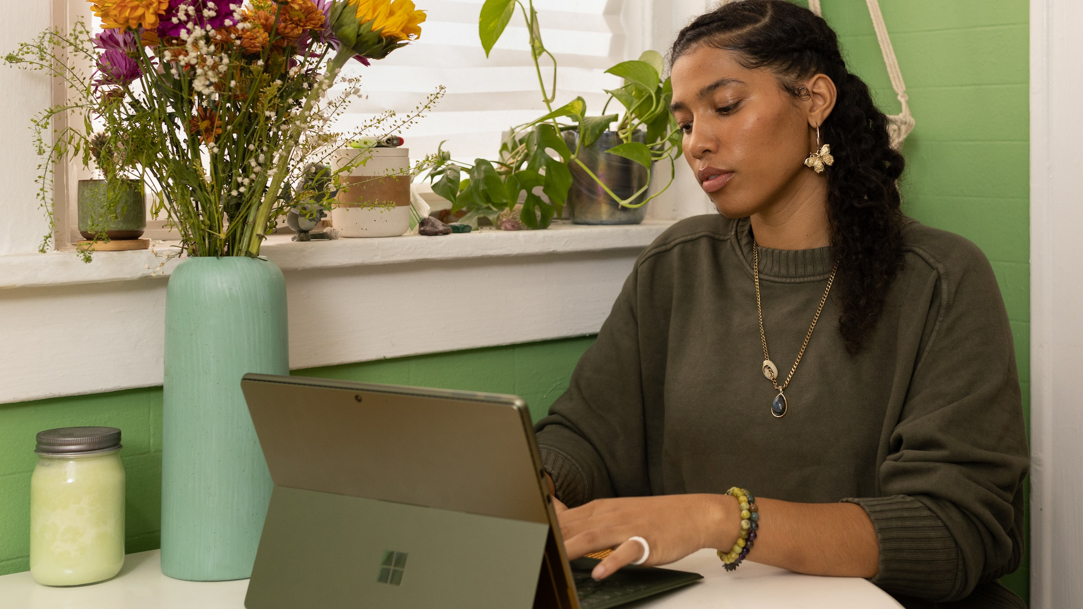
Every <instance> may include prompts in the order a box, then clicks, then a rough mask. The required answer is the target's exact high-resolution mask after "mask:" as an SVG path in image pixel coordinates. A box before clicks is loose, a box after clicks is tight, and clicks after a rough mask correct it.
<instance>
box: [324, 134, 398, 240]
mask: <svg viewBox="0 0 1083 609" xmlns="http://www.w3.org/2000/svg"><path fill="white" fill-rule="evenodd" d="M358 155H371V156H370V157H369V159H368V160H367V161H366V162H365V164H364V165H361V166H359V167H356V168H354V169H353V170H351V171H350V173H349V174H348V175H345V176H343V180H342V181H343V187H342V189H341V190H339V192H338V196H337V197H336V198H335V201H334V203H333V204H332V208H331V224H332V225H333V226H334V227H335V228H336V229H338V231H339V235H341V236H343V237H398V236H399V235H402V234H403V233H405V232H406V231H408V230H409V229H410V179H411V176H410V151H409V150H408V149H406V148H373V149H371V150H368V151H363V150H359V149H356V148H344V149H342V150H340V151H338V152H337V153H336V154H335V156H334V159H333V166H334V168H335V170H336V171H337V170H339V169H340V168H342V167H344V166H346V165H348V164H350V163H351V162H353V161H354V159H356V158H357V157H358Z"/></svg>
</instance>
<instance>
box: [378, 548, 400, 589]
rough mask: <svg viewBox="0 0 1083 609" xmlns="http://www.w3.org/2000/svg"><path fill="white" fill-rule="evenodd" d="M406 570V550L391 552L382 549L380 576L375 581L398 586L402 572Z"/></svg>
mask: <svg viewBox="0 0 1083 609" xmlns="http://www.w3.org/2000/svg"><path fill="white" fill-rule="evenodd" d="M405 570H406V552H392V551H391V550H384V558H383V560H381V561H380V577H377V578H376V581H377V583H381V584H391V585H392V586H398V585H399V584H401V583H402V572H403V571H405Z"/></svg>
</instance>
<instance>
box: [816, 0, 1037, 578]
mask: <svg viewBox="0 0 1083 609" xmlns="http://www.w3.org/2000/svg"><path fill="white" fill-rule="evenodd" d="M802 3H804V4H805V5H807V2H802ZM821 5H822V6H823V12H824V18H825V19H826V20H827V22H828V23H830V24H831V26H832V27H834V28H835V31H836V32H838V34H839V38H840V41H841V43H842V46H843V51H844V53H845V54H846V58H847V61H848V62H849V63H850V69H851V71H853V72H854V73H856V74H857V75H859V76H861V78H862V79H864V80H865V82H866V83H868V84H869V86H870V87H871V88H872V89H873V93H874V95H875V97H876V100H877V103H878V104H879V105H880V107H881V108H882V109H883V110H884V111H885V112H887V113H889V114H897V113H898V112H899V111H900V106H899V102H898V100H897V99H896V98H895V92H894V91H893V90H892V89H891V81H890V80H889V79H888V76H887V71H886V69H885V67H884V61H883V58H882V56H881V54H880V47H879V45H878V44H877V41H876V33H875V31H874V30H873V28H872V21H871V20H870V19H869V11H868V8H867V6H866V4H865V2H864V0H822V2H821ZM880 7H881V10H882V12H883V15H884V22H885V23H886V24H887V28H888V31H889V32H890V34H891V42H892V44H893V46H894V47H895V54H896V56H897V57H898V59H899V66H900V70H901V71H902V74H903V78H904V80H905V81H906V91H907V94H908V95H909V97H910V109H911V112H912V113H913V115H914V118H915V120H916V121H917V127H916V129H915V130H914V132H913V134H912V135H911V136H910V137H909V138H908V139H907V140H906V145H905V147H904V149H903V154H904V155H905V156H906V161H907V169H906V173H905V174H904V177H903V181H902V188H903V208H904V210H905V211H906V213H907V214H908V215H910V216H912V217H914V218H916V219H918V220H920V221H921V222H923V223H925V224H928V225H930V226H935V227H938V228H943V229H945V230H949V231H952V232H954V233H958V234H960V235H963V236H965V237H967V238H968V239H970V240H971V241H973V242H974V243H976V244H977V245H978V246H979V247H981V249H982V250H983V251H984V252H985V255H986V256H988V257H989V260H990V262H991V263H992V265H993V270H994V271H995V272H996V276H997V279H998V281H999V282H1000V290H1001V292H1002V293H1003V295H1004V302H1005V305H1006V306H1007V308H1008V317H1009V319H1010V320H1011V325H1012V333H1013V335H1014V338H1015V352H1016V360H1017V362H1018V364H1019V380H1020V385H1021V388H1022V392H1023V407H1024V410H1025V412H1026V414H1027V420H1028V425H1029V418H1030V94H1029V86H1030V85H1029V83H1030V67H1029V44H1030V42H1029V41H1030V39H1029V3H1028V2H1026V0H880ZM827 143H830V142H827ZM1028 490H1029V489H1028ZM1029 527H1030V523H1029V518H1028V522H1027V528H1028V536H1027V537H1028V540H1029ZM1028 562H1029V561H1026V562H1024V563H1023V565H1022V567H1020V569H1019V570H1018V571H1017V572H1016V573H1015V574H1013V575H1011V576H1009V577H1006V578H1004V579H1003V580H1002V581H1003V582H1004V583H1005V585H1007V586H1008V587H1010V588H1011V589H1012V590H1014V591H1015V592H1016V593H1017V594H1019V595H1020V596H1022V597H1023V598H1024V599H1028V598H1029V592H1030V581H1029V567H1028Z"/></svg>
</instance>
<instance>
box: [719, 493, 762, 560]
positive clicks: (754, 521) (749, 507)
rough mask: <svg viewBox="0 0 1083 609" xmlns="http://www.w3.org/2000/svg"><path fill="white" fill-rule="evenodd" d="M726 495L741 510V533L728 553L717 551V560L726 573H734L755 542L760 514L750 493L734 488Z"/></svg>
mask: <svg viewBox="0 0 1083 609" xmlns="http://www.w3.org/2000/svg"><path fill="white" fill-rule="evenodd" d="M726 494H727V495H731V496H733V497H736V498H737V504H738V505H739V506H740V508H741V533H740V535H739V536H738V537H737V543H735V544H733V549H731V550H730V551H729V552H723V551H722V550H719V551H718V558H720V559H722V566H724V567H725V568H726V570H727V571H734V570H736V569H737V567H738V566H740V565H741V563H742V562H744V560H745V557H746V556H748V553H749V552H750V551H752V544H753V543H754V542H755V541H756V531H757V530H758V529H759V528H760V513H759V510H758V509H757V508H756V498H755V497H753V496H752V493H750V492H748V491H746V490H745V489H743V488H737V487H736V486H735V487H733V488H731V489H730V490H728V491H726Z"/></svg>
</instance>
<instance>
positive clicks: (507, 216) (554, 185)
mask: <svg viewBox="0 0 1083 609" xmlns="http://www.w3.org/2000/svg"><path fill="white" fill-rule="evenodd" d="M517 6H518V7H519V8H520V9H521V11H522V14H523V19H524V20H525V22H526V26H527V31H528V32H529V35H530V48H531V56H532V59H533V62H534V67H535V70H536V72H537V74H538V82H539V85H540V87H541V93H542V100H543V102H544V103H545V106H546V109H547V110H548V112H547V113H546V114H545V115H543V116H541V117H539V118H538V119H535V120H533V121H530V122H528V123H525V124H523V125H519V126H517V127H514V128H512V129H511V130H510V131H509V132H508V134H507V135H506V137H505V138H504V141H503V143H502V144H501V147H500V150H499V153H498V157H497V158H496V159H494V160H488V159H476V160H475V161H474V162H473V163H467V162H463V161H459V160H455V159H452V158H451V156H450V154H449V153H447V152H446V151H443V150H442V148H441V150H440V151H439V152H438V153H437V161H436V164H435V166H434V167H433V168H432V169H431V170H430V172H429V179H430V180H431V181H432V183H433V186H432V188H433V191H434V192H435V193H436V194H438V195H440V196H442V197H444V198H446V199H448V200H449V201H451V202H452V206H453V207H452V208H453V210H465V211H466V212H467V213H466V216H464V217H463V221H470V220H474V219H476V218H479V217H487V218H489V219H490V220H493V221H494V224H496V225H497V226H498V227H499V228H505V229H508V228H518V227H520V226H522V227H526V228H545V227H547V226H548V225H549V224H550V222H552V220H553V218H555V217H559V216H560V214H561V212H562V209H563V207H564V205H565V203H570V204H571V205H572V206H573V211H572V216H573V221H575V222H581V223H590V224H603V223H630V222H638V221H642V219H643V214H644V211H643V210H642V208H643V206H644V205H645V204H646V203H647V202H648V201H649V200H650V199H652V198H654V197H655V196H658V194H661V192H663V191H664V190H665V188H663V189H661V190H660V191H659V192H658V193H655V194H654V195H652V196H650V197H648V196H646V195H647V191H648V189H649V188H650V179H651V175H652V170H653V167H654V164H655V163H656V162H669V164H670V167H671V169H672V167H673V164H674V160H675V159H676V158H677V157H678V156H680V154H681V148H680V146H681V133H680V131H679V130H678V129H677V125H676V122H675V121H674V120H673V118H672V116H671V115H670V112H669V104H670V101H671V99H672V88H671V86H670V83H669V80H668V79H665V80H663V79H662V78H661V74H662V71H663V60H662V56H661V55H660V54H658V53H657V52H655V51H647V52H645V53H643V55H642V56H640V58H639V59H638V60H632V61H625V62H621V63H619V64H617V65H615V66H613V67H611V68H609V69H608V70H606V72H607V73H609V74H613V75H615V76H619V77H621V78H622V79H623V84H622V86H620V87H618V88H616V89H612V90H607V91H606V92H607V93H608V94H609V98H608V100H607V102H606V104H605V106H604V107H603V108H602V113H601V115H600V116H590V115H588V113H587V105H586V102H585V101H584V100H583V98H581V97H577V98H575V99H573V100H572V101H570V102H568V103H567V104H565V105H563V106H560V107H558V108H553V102H554V101H555V97H556V76H557V64H556V58H555V57H554V56H553V55H552V53H550V52H549V51H548V50H546V48H545V45H544V44H543V42H542V39H541V28H540V25H539V22H538V14H537V11H536V10H535V9H534V5H533V2H528V3H527V5H526V6H524V5H523V4H521V3H519V2H516V1H515V0H486V2H485V4H484V5H483V6H482V9H481V15H480V19H479V35H480V38H481V42H482V47H483V48H484V49H485V52H486V55H488V54H489V53H490V52H491V50H492V48H493V46H494V45H495V44H496V42H497V40H499V39H500V36H501V35H502V34H503V32H504V29H505V27H506V26H507V24H508V22H509V21H510V19H511V17H512V15H513V14H514V12H515V8H516V7H517ZM544 56H547V57H549V59H550V60H551V61H552V63H553V68H552V69H553V78H552V85H551V87H550V88H549V89H548V90H547V88H546V84H545V79H544V78H543V74H542V68H541V63H540V60H541V58H542V57H544ZM613 101H616V102H617V103H618V104H620V105H621V106H623V109H624V111H623V113H622V114H616V113H612V114H610V113H607V111H608V109H609V105H610V103H612V102H613ZM614 123H616V128H615V129H610V128H611V127H612V126H613V124H614ZM670 175H671V176H672V175H673V173H672V171H671V172H670ZM670 182H672V178H671V179H670ZM666 187H667V188H668V184H667V185H666ZM632 210H635V211H632Z"/></svg>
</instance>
